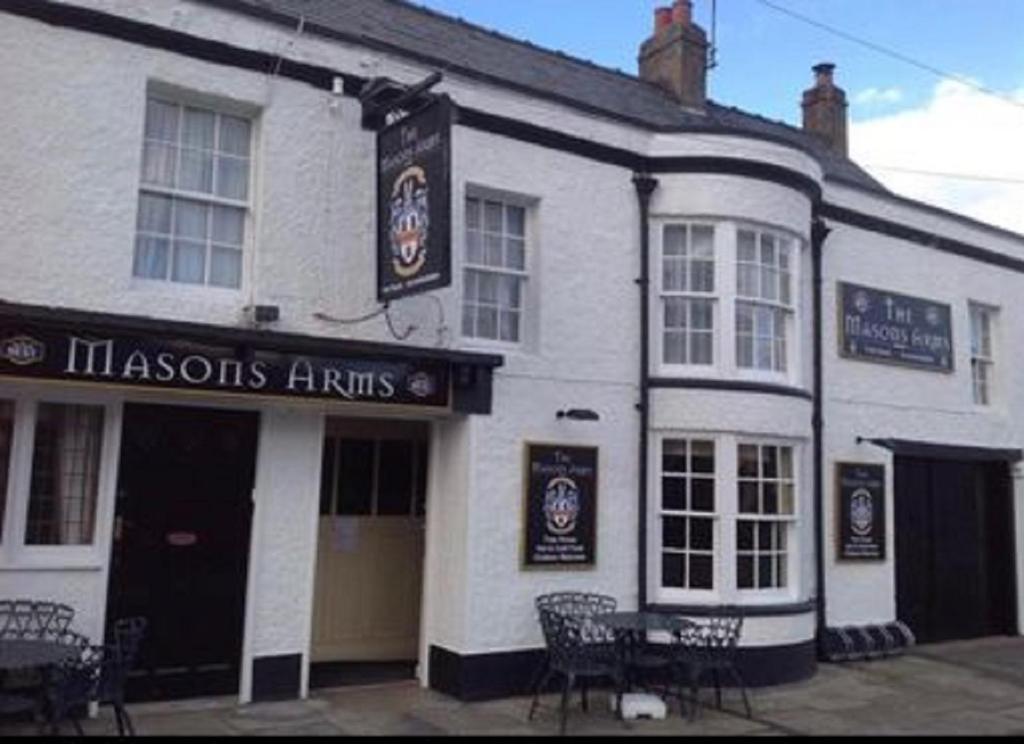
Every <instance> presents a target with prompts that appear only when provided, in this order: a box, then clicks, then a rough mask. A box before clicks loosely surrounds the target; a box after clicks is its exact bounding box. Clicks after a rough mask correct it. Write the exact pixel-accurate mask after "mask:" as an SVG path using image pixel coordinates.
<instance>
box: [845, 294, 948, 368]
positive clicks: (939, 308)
mask: <svg viewBox="0 0 1024 744" xmlns="http://www.w3.org/2000/svg"><path fill="white" fill-rule="evenodd" d="M837 295H838V300H839V302H838V305H839V308H838V309H839V334H838V336H839V353H840V355H841V356H844V357H847V358H850V359H860V360H863V361H868V362H879V363H886V364H898V365H902V366H907V367H916V368H918V369H923V370H931V371H934V372H952V371H953V327H952V321H951V310H950V306H949V305H946V304H943V303H941V302H935V301H934V300H928V299H922V298H919V297H910V296H908V295H903V294H898V293H896V292H888V291H886V290H883V289H874V288H871V287H863V286H860V285H858V284H849V283H846V282H840V283H839V291H838V293H837Z"/></svg>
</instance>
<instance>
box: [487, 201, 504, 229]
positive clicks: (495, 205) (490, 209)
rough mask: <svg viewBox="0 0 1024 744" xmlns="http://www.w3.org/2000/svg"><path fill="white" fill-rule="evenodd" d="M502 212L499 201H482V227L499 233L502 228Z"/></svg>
mask: <svg viewBox="0 0 1024 744" xmlns="http://www.w3.org/2000/svg"><path fill="white" fill-rule="evenodd" d="M503 213H504V210H503V209H502V205H501V204H500V203H499V202H493V201H487V202H484V229H485V230H487V231H488V232H494V233H501V232H502V231H503V228H504V223H503V220H502V215H503Z"/></svg>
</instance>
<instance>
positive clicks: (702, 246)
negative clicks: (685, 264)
mask: <svg viewBox="0 0 1024 744" xmlns="http://www.w3.org/2000/svg"><path fill="white" fill-rule="evenodd" d="M690 238H691V242H690V256H692V257H693V258H704V259H711V258H714V256H715V230H714V228H712V227H709V226H707V225H694V227H693V228H691V230H690Z"/></svg>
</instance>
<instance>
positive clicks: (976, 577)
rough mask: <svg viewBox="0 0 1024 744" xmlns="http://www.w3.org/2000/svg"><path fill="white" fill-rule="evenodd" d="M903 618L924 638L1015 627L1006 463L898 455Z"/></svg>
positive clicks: (898, 573) (1013, 629)
mask: <svg viewBox="0 0 1024 744" xmlns="http://www.w3.org/2000/svg"><path fill="white" fill-rule="evenodd" d="M895 475H896V484H895V490H896V498H895V510H896V605H897V616H898V617H899V619H900V620H902V621H903V622H905V623H906V624H907V625H908V626H910V628H911V630H913V631H914V634H915V635H916V636H917V639H918V641H919V642H923V643H929V642H935V641H945V640H952V639H957V638H977V637H981V636H989V635H1002V634H1010V633H1015V632H1016V622H1017V619H1016V602H1017V600H1016V590H1015V583H1016V579H1015V576H1016V574H1015V555H1014V539H1013V501H1012V489H1011V482H1010V473H1009V466H1008V465H1007V464H1006V463H1005V462H993V463H988V462H951V461H945V460H933V459H924V458H915V457H897V458H896V471H895Z"/></svg>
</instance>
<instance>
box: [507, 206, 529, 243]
mask: <svg viewBox="0 0 1024 744" xmlns="http://www.w3.org/2000/svg"><path fill="white" fill-rule="evenodd" d="M505 219H506V224H505V228H506V231H507V232H508V234H509V235H514V236H517V237H523V236H524V235H526V210H525V209H523V208H522V207H515V206H511V205H510V206H507V207H505Z"/></svg>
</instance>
